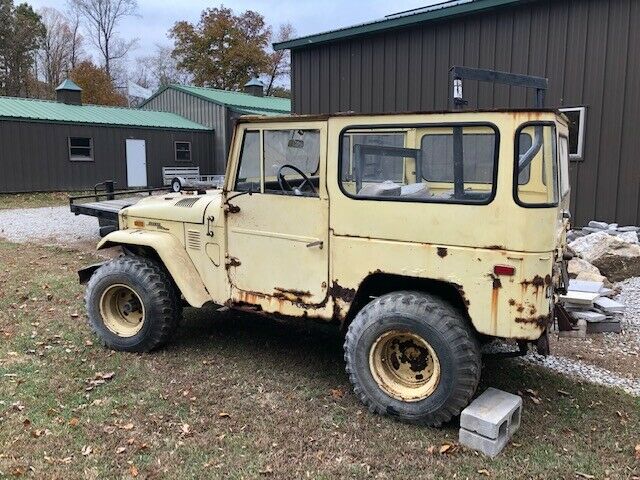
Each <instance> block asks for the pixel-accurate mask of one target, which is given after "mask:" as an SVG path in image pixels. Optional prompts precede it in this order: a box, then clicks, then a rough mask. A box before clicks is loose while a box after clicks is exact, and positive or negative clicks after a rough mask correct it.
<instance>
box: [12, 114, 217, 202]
mask: <svg viewBox="0 0 640 480" xmlns="http://www.w3.org/2000/svg"><path fill="white" fill-rule="evenodd" d="M68 137H91V138H92V139H93V156H94V157H93V158H94V160H93V161H92V162H72V161H70V160H69V152H68V146H67V145H68V143H67V142H68V140H67V139H68ZM128 138H131V139H140V140H145V143H146V154H147V180H148V182H149V185H150V186H161V184H162V167H165V166H175V165H178V164H181V165H192V166H200V170H201V171H202V172H208V171H211V170H212V169H213V142H214V141H213V133H212V132H207V131H191V130H153V129H142V128H140V129H136V128H113V127H104V126H82V125H69V124H52V123H28V122H16V121H6V120H0V151H1V152H2V155H1V156H0V172H2V174H1V175H0V192H28V191H56V190H80V189H85V188H87V187H92V186H93V185H95V184H96V183H98V182H101V181H103V180H106V179H113V180H115V181H117V182H118V183H117V187H118V188H125V187H126V186H127V173H126V165H127V163H126V139H128ZM176 141H185V142H191V159H192V161H191V162H189V163H187V162H181V163H177V162H176V161H175V150H174V142H176Z"/></svg>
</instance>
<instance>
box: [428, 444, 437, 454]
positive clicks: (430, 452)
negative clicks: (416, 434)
mask: <svg viewBox="0 0 640 480" xmlns="http://www.w3.org/2000/svg"><path fill="white" fill-rule="evenodd" d="M427 453H428V454H429V455H433V454H434V453H436V447H435V445H431V446H429V447H428V448H427Z"/></svg>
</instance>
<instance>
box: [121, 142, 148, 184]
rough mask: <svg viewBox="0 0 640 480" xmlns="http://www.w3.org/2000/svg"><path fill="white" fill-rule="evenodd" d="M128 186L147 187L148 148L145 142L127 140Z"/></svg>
mask: <svg viewBox="0 0 640 480" xmlns="http://www.w3.org/2000/svg"><path fill="white" fill-rule="evenodd" d="M126 150H127V186H129V187H146V186H147V148H146V144H145V141H144V140H133V139H130V138H129V139H127V149H126Z"/></svg>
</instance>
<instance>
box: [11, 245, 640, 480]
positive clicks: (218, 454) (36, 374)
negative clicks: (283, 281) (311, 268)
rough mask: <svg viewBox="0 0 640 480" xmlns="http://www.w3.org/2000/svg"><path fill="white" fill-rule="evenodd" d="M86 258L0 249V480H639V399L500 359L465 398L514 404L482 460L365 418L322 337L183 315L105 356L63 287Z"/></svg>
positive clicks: (441, 434)
mask: <svg viewBox="0 0 640 480" xmlns="http://www.w3.org/2000/svg"><path fill="white" fill-rule="evenodd" d="M93 261H95V259H94V258H91V257H90V256H89V255H87V254H81V253H79V252H74V251H66V250H60V249H56V248H50V247H38V246H33V247H26V246H24V245H21V246H18V245H15V244H10V243H6V242H0V337H1V338H2V341H0V382H2V383H1V385H2V388H0V478H3V477H4V476H6V477H9V478H11V477H12V476H21V477H26V478H61V479H62V478H64V479H75V478H78V479H80V478H82V479H85V478H87V479H91V478H96V479H97V478H100V479H103V478H128V477H136V478H150V479H156V478H167V479H172V478H365V477H371V478H389V479H392V478H408V477H411V478H459V479H464V478H486V477H487V476H488V477H491V478H505V479H507V478H549V479H558V478H566V479H574V478H598V479H601V478H611V479H632V478H640V459H638V458H637V455H636V454H635V452H634V448H635V446H636V445H637V444H640V399H637V398H633V397H631V396H629V395H627V394H625V393H623V392H621V391H619V390H615V389H607V388H603V387H597V386H593V385H589V384H583V383H579V382H576V381H573V380H569V379H567V378H564V377H561V376H558V375H556V374H553V373H550V372H548V371H546V370H542V369H539V368H536V367H533V366H526V367H525V366H522V365H519V364H517V363H515V362H514V361H512V360H508V359H485V368H484V374H483V377H482V384H481V387H480V391H482V390H483V389H484V388H486V387H488V386H494V387H497V388H501V389H504V390H507V391H510V392H514V393H517V392H520V393H521V394H522V395H523V396H524V415H523V423H522V427H521V429H520V430H519V431H518V433H517V434H516V436H515V438H514V439H513V443H511V444H510V445H509V446H508V447H507V449H506V450H505V451H504V452H503V453H502V454H501V455H500V456H499V457H498V458H497V459H496V460H494V461H491V460H488V459H486V458H484V457H482V456H481V455H478V454H476V453H474V452H472V451H468V450H466V449H463V448H461V447H459V446H458V445H456V440H457V425H456V424H455V423H453V424H451V425H448V426H446V427H445V428H443V429H440V430H435V429H430V428H421V427H415V426H410V425H404V424H400V423H397V422H395V421H393V420H390V419H387V418H383V417H378V416H374V415H371V414H370V413H368V412H367V411H366V410H365V409H364V408H363V407H362V406H361V405H360V404H359V403H358V401H357V400H356V398H355V396H354V395H353V394H352V393H351V390H350V387H349V384H348V381H347V378H346V376H345V373H344V368H343V362H342V351H341V344H342V338H341V337H340V335H339V334H337V333H336V332H333V331H332V330H329V329H328V328H327V327H323V326H322V327H321V326H316V325H309V324H304V325H302V324H286V323H282V322H275V321H271V320H267V319H261V318H255V317H249V316H246V315H238V314H234V313H228V314H214V313H212V312H208V311H200V312H198V311H193V310H190V309H188V310H186V311H185V322H184V325H183V326H182V327H181V329H180V330H179V333H178V335H177V336H176V338H175V339H174V340H173V341H172V342H171V344H170V345H169V346H168V347H167V348H165V349H164V350H162V351H159V352H156V353H152V354H146V355H135V354H125V353H119V352H112V351H108V350H105V349H104V348H102V347H101V346H100V345H99V344H98V342H97V341H96V339H95V338H93V337H92V336H91V335H90V333H89V330H88V328H87V327H86V325H85V314H84V310H83V305H82V295H83V288H82V287H81V286H80V285H78V284H77V283H76V275H75V271H76V269H77V268H79V267H80V266H83V265H86V264H90V263H92V262H93ZM527 389H529V391H527ZM443 445H451V446H450V447H448V449H447V448H446V447H445V448H442V446H443ZM441 450H442V451H444V450H446V451H445V452H444V453H440V451H441Z"/></svg>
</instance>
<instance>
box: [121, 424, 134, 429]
mask: <svg viewBox="0 0 640 480" xmlns="http://www.w3.org/2000/svg"><path fill="white" fill-rule="evenodd" d="M120 428H121V429H122V430H133V423H127V424H126V425H123V426H121V427H120Z"/></svg>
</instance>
